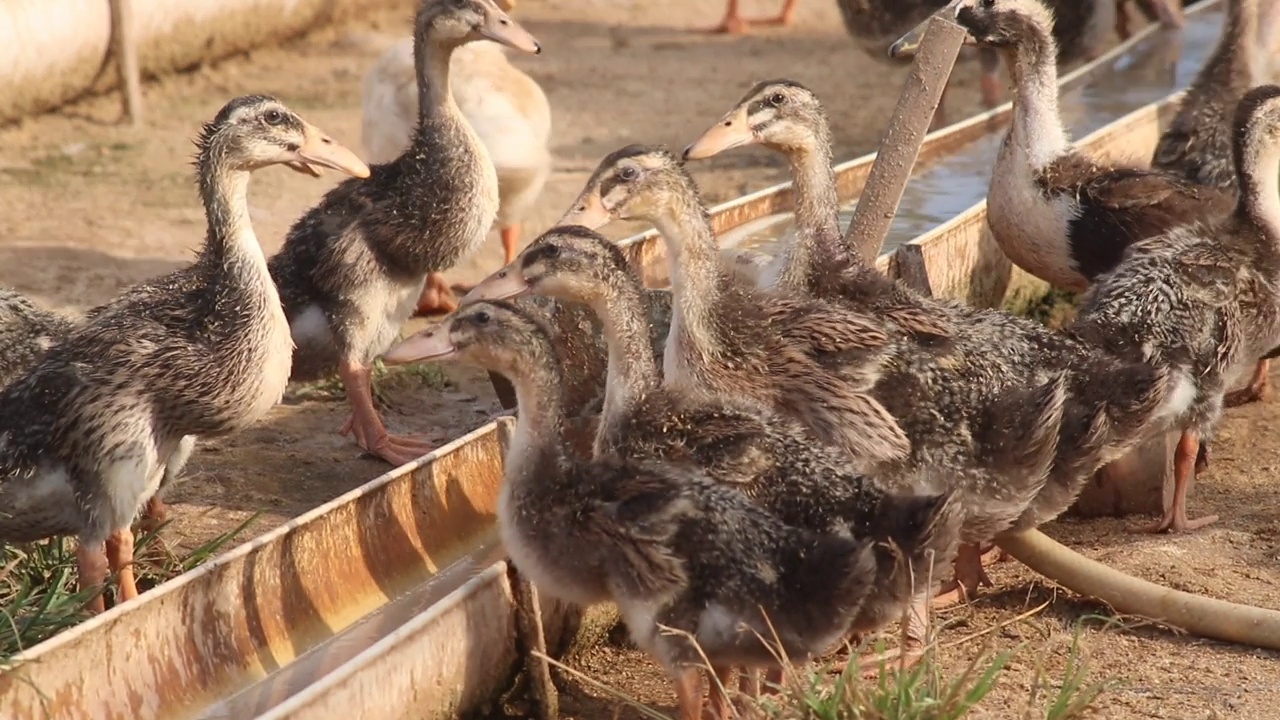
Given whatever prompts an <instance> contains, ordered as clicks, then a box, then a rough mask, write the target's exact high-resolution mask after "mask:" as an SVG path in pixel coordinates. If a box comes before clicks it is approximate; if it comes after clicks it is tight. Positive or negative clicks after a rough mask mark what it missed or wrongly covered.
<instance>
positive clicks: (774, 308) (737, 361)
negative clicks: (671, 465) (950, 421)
mask: <svg viewBox="0 0 1280 720" xmlns="http://www.w3.org/2000/svg"><path fill="white" fill-rule="evenodd" d="M637 188H639V189H640V190H639V191H637ZM622 217H628V218H636V219H640V218H643V219H646V220H648V221H650V222H654V223H655V224H657V225H658V228H659V230H660V231H662V234H663V236H664V240H665V241H666V243H667V247H668V251H667V256H668V259H669V262H670V265H671V277H672V291H673V293H672V306H673V308H674V310H673V313H672V322H671V329H670V331H669V332H668V335H667V342H666V347H665V349H664V362H663V372H664V374H665V376H666V377H665V381H666V382H667V383H668V384H671V385H675V386H678V387H680V388H683V389H684V390H685V391H686V392H689V393H693V394H698V393H703V392H710V393H713V394H737V395H741V396H743V397H747V398H750V399H752V400H755V401H756V402H759V403H762V404H764V405H767V406H769V407H773V408H776V409H778V410H779V411H780V412H782V413H783V414H784V415H786V416H787V417H790V418H792V419H795V420H797V421H799V422H801V423H803V424H804V425H805V426H806V427H807V428H809V430H810V431H811V432H812V433H813V434H814V435H815V436H816V437H818V438H820V439H821V440H822V441H823V442H827V443H830V444H833V445H836V446H838V447H841V448H842V449H844V450H846V451H848V452H849V453H851V455H852V456H853V457H855V458H858V459H859V460H861V461H864V462H867V463H879V462H892V461H895V460H900V459H903V458H905V457H906V456H907V455H908V454H909V452H910V446H909V443H908V442H907V439H906V436H905V434H904V433H903V432H902V429H901V428H899V427H898V425H897V423H896V422H894V421H893V418H892V417H891V416H890V415H889V413H888V412H887V411H886V410H885V408H884V406H883V405H881V404H880V402H878V401H877V400H875V399H874V398H872V397H871V396H869V395H868V394H867V393H866V390H867V388H869V387H871V386H872V385H873V384H874V382H875V378H876V375H877V373H878V372H879V367H880V365H881V364H883V363H884V362H886V361H887V360H888V358H889V357H890V355H891V353H892V352H893V347H892V346H893V344H894V343H895V342H896V341H897V338H895V337H890V336H889V335H888V334H887V333H886V331H885V329H884V328H883V327H882V324H881V323H880V322H879V321H877V320H875V319H874V318H870V317H866V316H860V315H857V314H855V313H850V312H846V311H844V310H842V309H841V308H838V307H836V306H834V305H831V304H828V303H823V302H821V301H810V300H790V299H780V298H770V299H769V300H768V301H767V302H766V301H765V300H764V299H763V298H762V297H760V295H759V294H758V292H757V291H756V290H755V289H754V288H753V287H750V286H746V285H743V284H740V283H737V282H735V281H734V280H733V279H732V278H731V277H730V276H729V275H727V274H726V273H724V272H723V270H722V269H721V266H720V264H719V262H718V260H717V257H718V251H717V247H716V243H715V238H714V237H713V236H712V233H711V227H710V224H709V222H708V220H707V214H706V208H705V207H704V206H703V204H702V200H701V198H699V196H698V192H697V188H696V187H695V185H694V182H693V178H691V177H690V176H689V174H688V173H687V172H685V171H684V169H683V168H682V167H681V166H680V165H679V163H678V162H677V161H676V159H675V158H674V157H673V156H672V155H671V153H670V152H668V151H667V150H666V149H665V148H661V147H656V146H641V145H632V146H628V147H626V148H623V149H621V150H618V151H616V152H614V153H612V154H611V155H609V156H608V157H606V158H605V159H604V160H603V161H601V163H600V164H599V166H598V167H597V168H596V171H595V173H594V174H593V175H592V176H591V178H590V179H589V180H588V182H587V186H586V189H584V190H583V192H582V194H581V195H580V196H579V198H578V200H577V202H575V204H574V208H573V209H572V210H570V212H569V213H568V215H566V216H565V218H564V220H563V221H562V222H561V223H560V224H563V225H584V226H587V227H591V228H595V227H599V226H601V225H604V224H606V223H608V222H610V221H612V220H613V219H615V218H622ZM677 258H678V259H677Z"/></svg>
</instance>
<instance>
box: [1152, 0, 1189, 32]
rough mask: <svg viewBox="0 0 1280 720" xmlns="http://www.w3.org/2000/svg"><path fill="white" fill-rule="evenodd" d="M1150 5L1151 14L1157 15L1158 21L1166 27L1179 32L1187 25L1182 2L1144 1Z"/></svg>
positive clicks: (1178, 0)
mask: <svg viewBox="0 0 1280 720" xmlns="http://www.w3.org/2000/svg"><path fill="white" fill-rule="evenodd" d="M1143 1H1144V2H1146V3H1149V7H1150V8H1151V12H1152V13H1154V14H1155V17H1156V20H1159V21H1160V24H1161V25H1164V26H1165V27H1168V28H1172V29H1175V30H1179V29H1181V28H1183V27H1184V26H1185V25H1186V24H1187V21H1186V18H1184V17H1183V15H1182V0H1143Z"/></svg>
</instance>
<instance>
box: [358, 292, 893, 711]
mask: <svg viewBox="0 0 1280 720" xmlns="http://www.w3.org/2000/svg"><path fill="white" fill-rule="evenodd" d="M383 358H384V360H385V361H386V362H389V363H393V364H395V363H404V362H418V361H424V360H429V361H461V362H467V363H470V364H475V365H479V366H481V367H484V368H486V369H488V370H490V371H492V372H498V373H501V374H502V375H504V376H505V377H507V378H508V379H509V380H510V381H511V382H512V383H513V384H514V385H515V387H516V393H517V395H518V397H519V408H520V409H519V413H518V417H517V424H516V431H515V435H514V437H513V439H512V442H511V445H510V449H509V450H508V452H507V457H506V462H505V465H506V471H505V481H504V483H503V487H502V493H501V495H500V496H499V499H498V521H499V528H500V531H501V536H502V540H503V543H504V545H505V547H506V549H507V551H508V552H509V553H510V554H511V559H512V561H513V562H514V563H515V566H516V567H517V568H518V569H519V570H520V571H521V572H522V573H523V574H524V575H525V576H526V577H528V578H529V580H530V581H532V582H533V584H534V585H535V586H537V587H538V589H539V591H540V592H542V593H545V594H546V595H548V596H553V597H558V598H561V599H564V600H567V601H569V602H573V603H576V604H579V605H590V604H594V603H598V602H604V601H612V602H614V603H616V604H617V606H618V608H619V610H620V611H621V614H622V617H623V620H624V621H625V622H626V624H627V627H628V629H629V630H630V632H631V636H632V638H633V639H634V640H635V642H636V644H637V645H638V646H639V647H640V648H641V649H643V650H644V651H645V652H647V653H649V654H650V655H651V656H653V657H654V658H655V659H656V660H657V661H658V662H659V663H661V664H662V666H663V667H664V668H665V669H666V671H667V672H668V674H669V675H670V677H671V678H672V680H673V681H674V682H675V686H676V694H677V698H678V705H679V716H680V718H681V719H682V720H698V719H699V718H700V716H701V705H702V691H701V688H700V678H699V672H698V668H699V667H700V666H701V665H702V664H703V662H705V661H704V659H703V657H704V654H705V658H706V660H709V661H710V664H711V666H712V667H713V668H715V669H716V670H717V672H718V674H721V676H722V677H725V678H727V672H726V671H727V670H728V669H729V668H731V667H734V666H746V667H773V666H775V665H776V664H777V658H778V657H790V659H791V660H793V661H797V662H804V661H806V660H807V659H809V658H811V657H814V656H816V655H818V654H819V653H822V652H824V651H825V650H827V649H828V647H830V646H831V645H833V644H834V643H836V642H838V641H839V640H840V639H841V638H842V637H843V635H844V634H845V632H846V631H847V629H848V627H849V622H850V621H851V620H852V618H853V617H854V615H855V614H856V613H857V612H858V609H859V607H860V606H861V605H862V602H863V598H864V597H865V596H866V594H867V592H868V591H869V590H871V583H870V578H871V577H872V576H873V573H874V561H873V559H872V548H871V545H872V543H871V541H870V539H869V538H867V537H865V536H862V537H857V536H853V537H851V536H850V534H849V533H847V532H845V533H818V532H813V531H810V530H805V529H801V528H796V527H792V526H789V525H786V524H784V523H783V522H781V521H780V520H779V519H778V518H777V517H775V516H774V515H772V514H771V513H769V512H767V511H766V510H764V509H763V508H761V507H760V506H759V505H757V504H755V503H754V502H752V501H751V500H750V499H748V498H747V497H746V495H744V494H742V493H740V492H738V491H737V490H736V489H734V488H731V487H726V486H725V485H723V484H721V483H718V482H715V481H713V480H711V479H710V478H708V477H706V476H705V475H704V474H703V473H702V472H701V471H700V470H699V469H698V468H697V467H696V466H692V465H689V464H678V463H670V462H663V461H656V460H633V459H627V458H619V457H617V456H612V455H606V456H604V457H600V458H596V459H594V460H579V459H575V458H574V457H573V456H572V454H571V453H569V452H567V451H566V448H565V446H564V442H563V439H562V435H563V428H562V426H563V423H564V421H565V417H564V413H563V411H562V409H561V406H560V402H559V399H560V385H561V382H562V380H563V374H564V373H563V370H564V367H565V366H564V363H563V362H562V361H561V360H560V358H558V357H556V354H555V351H554V349H553V346H552V343H551V340H550V338H549V336H548V333H547V330H546V328H544V327H543V326H542V325H541V324H540V323H538V322H537V321H536V320H534V319H533V318H532V317H531V316H529V315H528V314H526V313H524V312H522V311H521V310H520V309H519V308H518V307H516V306H515V305H513V304H510V303H505V302H477V303H474V304H470V305H467V306H464V307H463V308H461V309H459V310H458V311H457V312H456V313H455V314H454V315H452V316H450V317H448V318H446V319H445V320H444V321H443V322H441V323H440V324H439V325H437V326H435V327H432V328H430V329H428V330H425V331H423V332H421V333H418V334H416V335H413V336H411V337H410V338H408V339H406V340H404V341H402V342H401V343H399V344H398V345H396V346H395V347H393V348H391V349H390V350H389V351H388V352H387V353H386V354H385V355H384V356H383ZM664 626H665V627H666V628H672V629H674V630H676V631H679V632H676V633H672V632H664V631H662V628H663V627H664ZM761 638H766V639H772V638H777V639H778V641H780V643H781V646H782V647H781V651H782V654H781V655H778V654H775V653H777V652H778V651H777V649H776V648H771V647H770V645H769V644H766V643H764V642H762V641H761ZM715 704H716V708H715V709H716V715H717V717H721V718H727V715H728V712H729V710H728V707H727V703H725V702H724V699H723V696H720V697H718V698H717V702H716V703H715Z"/></svg>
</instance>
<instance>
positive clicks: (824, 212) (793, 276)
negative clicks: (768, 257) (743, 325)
mask: <svg viewBox="0 0 1280 720" xmlns="http://www.w3.org/2000/svg"><path fill="white" fill-rule="evenodd" d="M787 160H788V162H789V164H790V166H791V178H792V180H791V182H792V188H793V190H792V197H793V198H794V199H795V216H796V230H797V232H796V236H795V240H793V241H792V242H791V244H790V245H788V247H787V255H786V258H785V260H784V262H783V266H782V273H783V274H782V280H783V281H784V282H786V283H788V284H789V285H790V286H792V287H796V286H798V285H800V284H802V283H804V282H805V281H806V280H807V279H808V277H809V275H810V274H811V273H812V271H813V270H814V269H815V268H816V267H819V266H824V265H827V264H829V263H833V262H835V261H837V260H838V259H840V258H841V257H844V256H846V249H845V248H844V247H842V244H841V240H842V239H841V237H840V223H839V214H840V200H839V197H838V196H837V194H836V176H835V170H833V169H832V167H831V145H830V141H829V139H828V138H827V137H826V133H819V135H818V137H817V138H815V142H814V143H813V144H812V145H811V146H809V147H804V148H797V149H795V150H793V151H791V152H789V153H788V154H787Z"/></svg>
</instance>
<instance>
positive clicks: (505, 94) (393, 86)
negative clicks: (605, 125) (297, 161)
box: [362, 0, 551, 309]
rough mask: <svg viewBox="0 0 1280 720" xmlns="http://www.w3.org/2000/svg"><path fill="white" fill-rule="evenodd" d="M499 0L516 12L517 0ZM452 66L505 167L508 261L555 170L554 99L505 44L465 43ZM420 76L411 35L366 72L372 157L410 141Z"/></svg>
mask: <svg viewBox="0 0 1280 720" xmlns="http://www.w3.org/2000/svg"><path fill="white" fill-rule="evenodd" d="M497 4H498V6H499V7H500V8H501V9H502V10H504V11H505V12H511V10H512V8H514V7H515V0H500V1H499V2H498V3H497ZM450 70H451V72H450V75H449V86H450V88H451V89H452V91H453V95H454V98H455V100H456V102H457V104H458V110H459V111H461V112H462V116H463V117H464V118H466V121H467V122H468V123H469V124H470V125H471V129H472V130H474V131H475V133H476V135H477V136H478V137H479V138H480V142H482V143H483V144H484V146H485V150H487V151H488V153H489V158H490V159H491V160H492V161H493V164H494V167H495V169H496V171H497V174H498V226H499V231H500V235H501V239H502V249H503V252H504V253H505V257H506V259H505V260H503V262H504V263H509V262H511V261H512V260H513V259H515V256H516V248H517V247H519V244H520V223H521V221H522V220H523V219H524V217H525V216H526V215H527V214H528V212H529V210H530V209H531V208H532V206H533V204H534V203H535V202H536V201H537V199H538V196H539V194H541V192H542V188H543V186H544V185H545V184H546V181H547V177H548V176H550V174H551V151H550V149H549V148H548V143H549V142H550V139H551V106H550V104H549V103H548V102H547V96H546V94H545V93H543V91H542V88H541V87H540V86H539V85H538V83H537V81H535V80H534V79H533V78H531V77H529V76H528V75H527V74H525V73H524V72H522V71H521V70H520V69H519V68H517V67H516V66H515V65H512V64H511V61H510V60H508V59H507V55H506V52H505V50H504V48H503V47H502V46H500V45H496V44H494V43H471V44H468V45H463V46H462V47H460V48H458V49H457V50H455V51H454V53H453V60H452V63H451V67H450ZM417 78H418V74H417V72H416V71H415V68H414V60H413V39H412V38H406V39H405V40H404V41H403V42H400V43H397V44H395V45H393V46H392V47H390V48H388V49H387V51H386V52H385V53H383V54H382V57H381V58H379V59H378V62H377V63H376V64H375V65H374V67H373V69H372V70H370V71H369V74H368V75H367V76H366V77H365V80H364V94H363V97H364V101H363V105H362V122H363V130H364V146H365V148H366V151H367V152H368V160H369V161H370V162H374V163H387V162H391V161H392V160H395V159H396V158H397V157H399V156H400V155H401V154H402V153H403V152H404V151H405V148H407V147H408V146H409V141H410V139H411V138H412V136H413V131H414V128H415V126H416V124H417V120H418V80H417ZM431 292H432V289H428V290H427V292H426V293H424V297H423V298H422V300H423V302H427V301H429V300H430V298H429V297H427V295H429V294H430V293H431ZM424 309H430V308H429V307H427V308H424Z"/></svg>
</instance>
